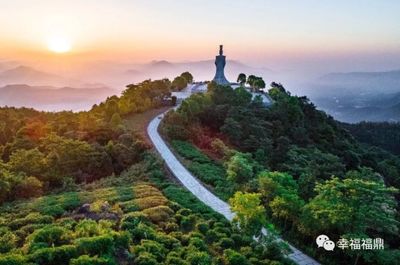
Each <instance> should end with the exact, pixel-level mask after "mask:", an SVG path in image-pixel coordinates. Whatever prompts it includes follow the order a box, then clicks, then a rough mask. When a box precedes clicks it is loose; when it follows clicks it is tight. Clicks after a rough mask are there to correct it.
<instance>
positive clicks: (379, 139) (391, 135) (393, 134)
mask: <svg viewBox="0 0 400 265" xmlns="http://www.w3.org/2000/svg"><path fill="white" fill-rule="evenodd" d="M343 127H344V128H346V129H347V130H349V132H350V133H351V134H352V135H353V136H354V137H355V138H356V139H357V140H358V141H360V142H362V143H366V144H369V145H374V146H378V147H381V148H383V149H385V150H388V151H390V152H392V153H393V154H396V155H400V123H390V122H360V123H357V124H346V123H345V124H343Z"/></svg>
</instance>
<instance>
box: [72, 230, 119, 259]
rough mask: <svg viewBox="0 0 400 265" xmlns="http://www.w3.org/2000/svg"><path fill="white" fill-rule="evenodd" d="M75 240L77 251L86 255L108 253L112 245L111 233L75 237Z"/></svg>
mask: <svg viewBox="0 0 400 265" xmlns="http://www.w3.org/2000/svg"><path fill="white" fill-rule="evenodd" d="M75 242H76V245H77V246H78V250H79V253H81V254H87V255H102V254H108V253H110V252H111V251H112V249H113V247H114V244H113V237H112V236H111V235H102V236H95V237H84V238H79V239H77V240H76V241H75Z"/></svg>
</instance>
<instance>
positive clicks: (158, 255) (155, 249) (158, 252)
mask: <svg viewBox="0 0 400 265" xmlns="http://www.w3.org/2000/svg"><path fill="white" fill-rule="evenodd" d="M133 252H134V253H135V255H137V256H138V255H140V254H141V253H142V252H145V253H150V254H151V255H152V256H153V257H154V258H155V259H156V260H157V261H159V262H161V261H162V260H163V259H164V257H165V255H166V249H165V248H164V246H163V245H162V244H160V243H158V242H156V241H153V240H147V239H143V240H142V241H141V242H140V245H137V246H135V247H133Z"/></svg>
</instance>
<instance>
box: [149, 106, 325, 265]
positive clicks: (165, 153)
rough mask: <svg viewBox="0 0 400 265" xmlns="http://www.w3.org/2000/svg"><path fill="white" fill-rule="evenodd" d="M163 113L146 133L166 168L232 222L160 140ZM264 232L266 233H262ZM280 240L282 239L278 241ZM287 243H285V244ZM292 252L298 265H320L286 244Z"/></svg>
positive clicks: (221, 205)
mask: <svg viewBox="0 0 400 265" xmlns="http://www.w3.org/2000/svg"><path fill="white" fill-rule="evenodd" d="M164 114H165V112H164V113H162V114H160V115H158V116H156V117H155V118H154V119H153V120H152V121H151V122H150V123H149V125H148V127H147V133H148V135H149V138H150V140H151V141H152V143H153V145H154V147H155V148H156V150H157V151H158V152H159V153H160V155H161V157H162V158H163V159H164V160H165V163H166V164H167V166H168V168H169V169H170V170H171V172H172V173H173V174H174V176H175V177H176V178H177V179H179V181H180V182H181V183H182V184H183V186H185V187H186V188H187V189H188V190H189V191H190V192H191V193H193V195H194V196H196V197H197V198H198V199H199V200H200V201H202V202H203V203H204V204H206V205H208V206H209V207H211V208H212V209H213V210H214V211H216V212H218V213H220V214H222V215H223V216H225V218H226V219H228V220H229V221H232V219H233V217H234V215H235V214H234V213H233V212H232V211H231V209H230V206H229V204H228V203H226V202H224V201H223V200H221V199H220V198H218V197H217V196H215V195H214V194H213V193H211V192H210V191H209V190H207V189H206V188H205V187H204V186H203V185H202V184H201V183H200V182H199V181H198V180H197V179H196V178H195V177H194V176H193V175H192V174H191V173H190V172H189V171H188V170H187V169H186V168H185V167H184V166H183V165H182V163H181V162H179V160H178V159H177V158H176V157H175V155H174V154H173V153H172V151H171V150H170V149H169V147H168V146H167V144H166V143H165V142H164V140H163V139H162V138H161V136H160V134H159V133H158V126H159V125H160V122H161V120H162V118H163V117H164ZM263 232H266V231H263ZM278 240H282V241H283V239H280V238H279V239H278ZM286 243H287V242H286ZM287 244H288V245H289V247H290V248H291V250H292V253H291V254H289V255H288V257H289V258H290V259H291V260H293V261H294V262H296V263H297V264H299V265H320V264H319V263H318V262H317V261H315V260H314V259H312V258H311V257H309V256H307V255H306V254H304V253H303V252H301V251H300V250H298V249H297V248H295V247H293V246H292V245H290V244H289V243H287Z"/></svg>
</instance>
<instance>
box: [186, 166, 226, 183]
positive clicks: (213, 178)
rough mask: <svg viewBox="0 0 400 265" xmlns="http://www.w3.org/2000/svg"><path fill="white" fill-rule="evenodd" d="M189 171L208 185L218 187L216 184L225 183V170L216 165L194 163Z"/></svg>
mask: <svg viewBox="0 0 400 265" xmlns="http://www.w3.org/2000/svg"><path fill="white" fill-rule="evenodd" d="M189 170H190V171H191V172H192V173H193V174H194V175H195V176H196V177H198V178H199V179H200V180H201V181H203V182H204V183H206V184H209V185H212V186H216V183H221V181H223V182H225V181H226V179H225V169H224V168H223V167H222V166H218V165H216V164H215V163H211V162H210V163H198V162H193V163H191V164H190V166H189Z"/></svg>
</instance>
